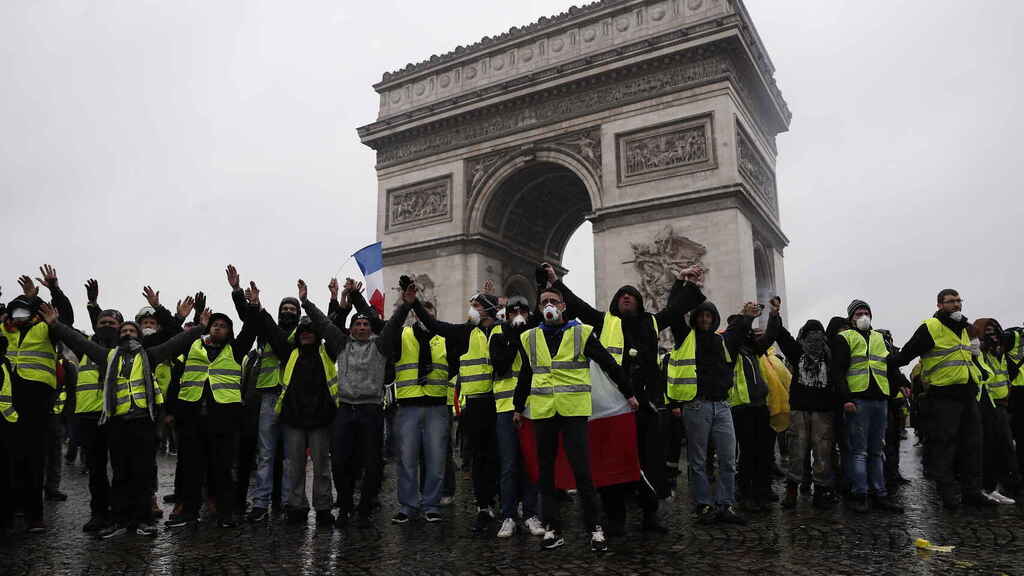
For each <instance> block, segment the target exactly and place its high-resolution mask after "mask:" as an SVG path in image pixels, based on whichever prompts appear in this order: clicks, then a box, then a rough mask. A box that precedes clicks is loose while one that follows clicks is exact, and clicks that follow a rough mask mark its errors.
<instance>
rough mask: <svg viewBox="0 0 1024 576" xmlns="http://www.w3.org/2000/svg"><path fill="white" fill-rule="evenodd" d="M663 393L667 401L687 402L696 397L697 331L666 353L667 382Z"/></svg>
mask: <svg viewBox="0 0 1024 576" xmlns="http://www.w3.org/2000/svg"><path fill="white" fill-rule="evenodd" d="M665 393H666V395H667V396H668V399H669V401H674V402H689V401H690V400H693V399H694V398H696V397H697V332H696V331H695V330H690V333H689V334H687V335H686V338H685V339H683V343H682V344H681V345H679V346H676V347H675V348H673V349H672V353H671V354H669V355H668V382H667V386H666V388H665Z"/></svg>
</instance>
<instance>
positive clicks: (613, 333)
mask: <svg viewBox="0 0 1024 576" xmlns="http://www.w3.org/2000/svg"><path fill="white" fill-rule="evenodd" d="M651 328H652V329H653V330H654V341H655V342H656V341H657V340H658V335H659V334H660V333H661V331H660V330H658V320H657V319H656V318H655V317H654V316H653V315H652V316H651ZM599 339H600V341H601V345H602V346H604V348H605V350H607V351H608V353H609V354H611V355H612V358H615V362H616V363H617V364H618V365H619V366H622V355H623V354H624V353H625V349H626V337H625V335H624V334H623V333H622V318H619V317H618V316H616V315H615V314H612V313H611V312H605V313H604V321H603V323H602V324H601V335H600V338H599Z"/></svg>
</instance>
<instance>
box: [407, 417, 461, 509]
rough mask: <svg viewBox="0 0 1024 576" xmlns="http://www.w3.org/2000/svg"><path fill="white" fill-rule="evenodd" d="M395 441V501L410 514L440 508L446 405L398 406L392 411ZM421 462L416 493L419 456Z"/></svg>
mask: <svg viewBox="0 0 1024 576" xmlns="http://www.w3.org/2000/svg"><path fill="white" fill-rule="evenodd" d="M395 433H396V438H395V439H396V440H397V441H398V504H399V506H400V511H401V512H402V513H404V514H406V515H408V516H410V517H414V516H418V515H419V512H420V510H421V509H422V510H423V512H440V507H441V489H442V487H443V485H444V467H445V456H446V453H445V447H446V446H447V444H448V407H447V406H445V405H443V404H442V405H440V406H408V405H406V406H399V407H398V413H397V414H396V415H395ZM421 458H422V459H423V463H424V473H423V475H424V482H423V492H422V493H420V482H419V472H420V459H421Z"/></svg>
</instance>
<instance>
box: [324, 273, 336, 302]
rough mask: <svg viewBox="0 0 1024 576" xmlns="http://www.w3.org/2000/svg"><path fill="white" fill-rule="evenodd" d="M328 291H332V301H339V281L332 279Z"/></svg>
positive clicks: (328, 284)
mask: <svg viewBox="0 0 1024 576" xmlns="http://www.w3.org/2000/svg"><path fill="white" fill-rule="evenodd" d="M327 289H328V290H330V291H331V300H337V299H338V279H337V278H331V281H330V282H328V283H327Z"/></svg>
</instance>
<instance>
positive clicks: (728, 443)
mask: <svg viewBox="0 0 1024 576" xmlns="http://www.w3.org/2000/svg"><path fill="white" fill-rule="evenodd" d="M683 424H684V425H685V426H686V462H687V464H688V465H689V468H690V473H689V480H690V494H692V495H693V500H694V504H696V505H697V506H704V505H708V506H715V507H718V508H724V507H726V506H732V505H733V504H735V503H736V431H735V430H734V429H733V425H732V410H731V409H730V408H729V403H728V402H725V401H720V402H710V401H707V400H692V401H690V402H686V403H685V404H683ZM709 442H711V443H714V445H715V450H716V451H717V453H718V482H717V483H716V485H715V496H714V500H712V497H711V485H710V483H709V482H708V472H707V456H708V444H709Z"/></svg>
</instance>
